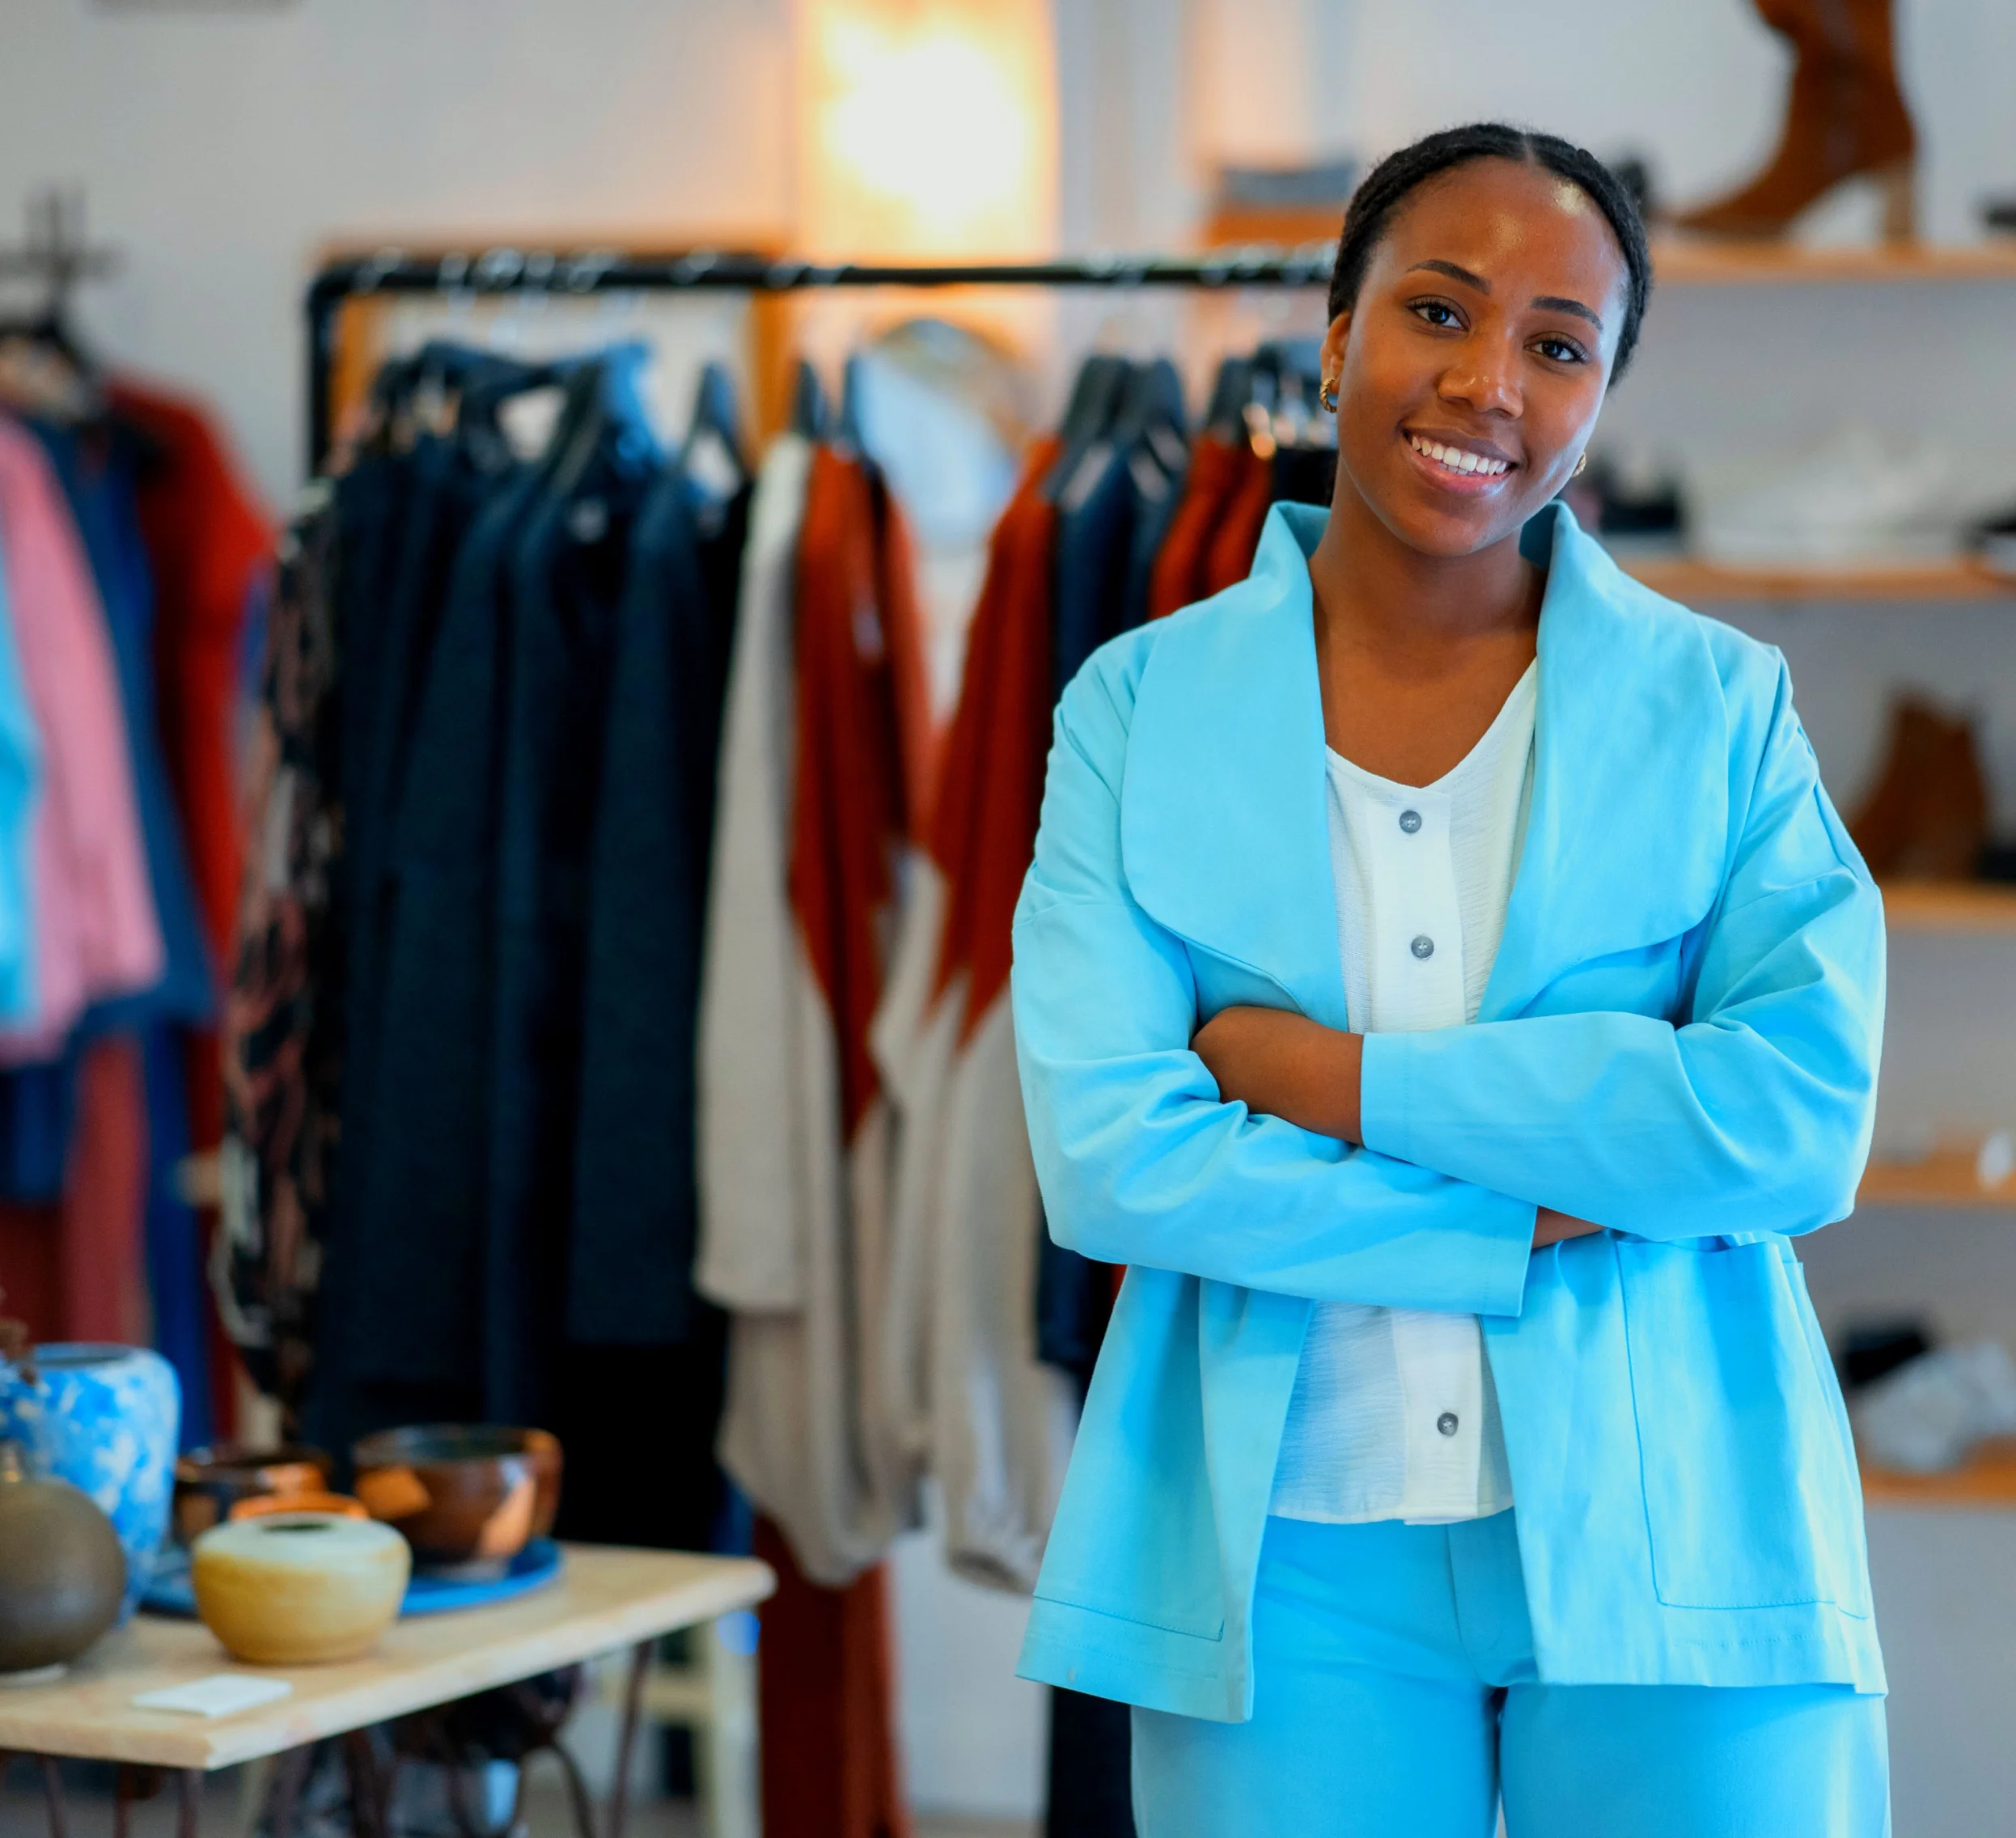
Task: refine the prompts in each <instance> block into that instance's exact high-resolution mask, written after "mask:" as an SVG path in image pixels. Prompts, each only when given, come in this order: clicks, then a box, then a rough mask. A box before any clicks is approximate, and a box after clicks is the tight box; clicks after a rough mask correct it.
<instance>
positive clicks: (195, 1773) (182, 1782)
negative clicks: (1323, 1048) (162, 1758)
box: [175, 1768, 203, 1838]
mask: <svg viewBox="0 0 2016 1838" xmlns="http://www.w3.org/2000/svg"><path fill="white" fill-rule="evenodd" d="M175 1795H176V1808H175V1838H196V1827H197V1819H198V1817H199V1816H200V1812H201V1806H202V1803H203V1775H202V1772H201V1769H199V1768H182V1769H180V1770H179V1771H178V1772H177V1773H176V1777H175Z"/></svg>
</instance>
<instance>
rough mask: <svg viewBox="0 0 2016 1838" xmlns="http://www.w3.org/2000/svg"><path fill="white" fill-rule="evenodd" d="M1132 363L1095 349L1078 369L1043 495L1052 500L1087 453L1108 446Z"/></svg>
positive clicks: (1076, 474)
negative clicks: (1058, 449)
mask: <svg viewBox="0 0 2016 1838" xmlns="http://www.w3.org/2000/svg"><path fill="white" fill-rule="evenodd" d="M1133 374H1134V366H1133V365H1132V364H1130V363H1129V362H1128V361H1127V360H1126V358H1121V357H1116V356H1115V355H1113V354H1112V353H1111V352H1107V351H1096V352H1095V353H1093V354H1092V355H1091V357H1089V358H1086V360H1085V362H1084V363H1083V364H1082V365H1081V366H1079V368H1078V380H1077V382H1076V383H1074V384H1073V385H1072V388H1071V399H1070V400H1069V402H1068V403H1067V404H1065V411H1064V425H1063V426H1062V427H1061V428H1060V429H1059V430H1058V438H1060V439H1061V441H1062V442H1063V443H1064V451H1062V452H1061V453H1060V454H1059V455H1057V464H1055V465H1054V466H1052V468H1050V472H1049V476H1048V477H1047V478H1046V479H1044V481H1043V493H1044V497H1046V498H1048V499H1049V500H1050V501H1051V502H1052V503H1056V502H1057V501H1058V500H1059V499H1061V498H1063V496H1064V495H1065V493H1066V492H1067V491H1068V490H1069V489H1070V488H1071V486H1072V485H1073V484H1074V481H1077V480H1078V478H1079V477H1080V476H1081V468H1083V467H1084V466H1085V465H1086V462H1087V455H1091V454H1092V453H1093V451H1094V450H1095V448H1098V447H1102V446H1109V445H1110V444H1111V443H1112V432H1113V427H1114V424H1115V422H1116V421H1117V420H1118V419H1119V417H1120V408H1121V405H1122V404H1123V403H1124V401H1125V400H1126V398H1127V392H1128V388H1129V384H1130V383H1132V382H1133Z"/></svg>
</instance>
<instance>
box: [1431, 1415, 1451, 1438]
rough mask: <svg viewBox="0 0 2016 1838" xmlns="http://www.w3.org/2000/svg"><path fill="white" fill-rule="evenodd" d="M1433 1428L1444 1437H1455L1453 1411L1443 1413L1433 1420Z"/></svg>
mask: <svg viewBox="0 0 2016 1838" xmlns="http://www.w3.org/2000/svg"><path fill="white" fill-rule="evenodd" d="M1435 1427H1436V1428H1437V1429H1439V1430H1440V1431H1441V1432H1442V1434H1443V1435H1445V1436H1453V1435H1455V1434H1456V1413H1455V1412H1454V1411H1453V1410H1446V1411H1444V1412H1442V1415H1441V1416H1440V1417H1437V1418H1436V1419H1435Z"/></svg>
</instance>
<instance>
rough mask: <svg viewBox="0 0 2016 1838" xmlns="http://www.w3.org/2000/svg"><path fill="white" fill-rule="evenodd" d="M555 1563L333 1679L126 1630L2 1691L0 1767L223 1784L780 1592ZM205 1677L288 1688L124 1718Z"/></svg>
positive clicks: (338, 1670)
mask: <svg viewBox="0 0 2016 1838" xmlns="http://www.w3.org/2000/svg"><path fill="white" fill-rule="evenodd" d="M562 1549H563V1550H564V1551H565V1554H566V1563H565V1567H564V1568H563V1569H562V1570H561V1574H560V1579H559V1581H558V1582H556V1583H554V1584H553V1586H551V1587H550V1588H547V1589H543V1590H538V1591H536V1593H534V1594H530V1595H523V1596H520V1597H519V1598H518V1599H516V1600H515V1601H510V1602H501V1603H497V1604H496V1605H494V1606H493V1607H487V1608H465V1609H463V1610H460V1611H455V1612H451V1613H447V1614H438V1615H426V1616H417V1617H415V1618H413V1619H411V1620H400V1621H396V1622H395V1623H394V1624H392V1627H391V1628H389V1629H388V1631H387V1633H386V1634H385V1637H384V1638H383V1640H382V1641H380V1642H379V1645H378V1646H377V1648H376V1649H375V1650H374V1651H373V1652H371V1654H368V1655H367V1656H366V1657H365V1658H362V1659H353V1660H347V1661H345V1662H341V1663H339V1664H336V1665H332V1666H244V1665H241V1664H239V1662H237V1661H236V1660H234V1659H233V1658H231V1657H230V1655H229V1654H227V1653H226V1652H225V1651H224V1650H223V1649H222V1647H221V1646H219V1645H218V1644H217V1641H216V1639H215V1637H214V1636H213V1635H212V1634H211V1633H210V1631H209V1629H208V1628H205V1627H204V1626H203V1624H201V1622H200V1621H183V1620H163V1619H162V1618H160V1617H159V1616H152V1615H140V1616H136V1617H135V1618H134V1619H133V1620H132V1621H130V1622H129V1623H128V1624H127V1625H126V1626H125V1627H124V1628H121V1630H120V1631H119V1632H118V1633H115V1634H112V1635H111V1636H109V1637H107V1638H106V1639H104V1640H103V1641H100V1643H99V1644H98V1645H96V1646H95V1647H94V1648H92V1650H91V1651H90V1652H89V1653H88V1654H86V1655H85V1656H84V1658H82V1659H81V1660H79V1661H78V1662H77V1663H76V1664H75V1665H74V1666H71V1668H70V1671H69V1672H68V1673H67V1674H66V1675H65V1676H64V1677H63V1678H61V1679H57V1680H55V1681H53V1683H49V1684H46V1685H35V1686H17V1687H13V1688H0V1751H5V1750H13V1751H17V1752H18V1751H30V1752H39V1753H41V1754H44V1755H82V1756H88V1757H90V1758H91V1759H93V1760H101V1761H128V1762H142V1763H149V1764H153V1765H155V1766H157V1767H163V1768H205V1769H208V1768H228V1767H230V1766H231V1765H232V1764H234V1763H236V1762H241V1761H250V1760H254V1759H256V1757H258V1756H260V1755H276V1754H277V1753H279V1752H280V1751H282V1750H283V1749H290V1748H293V1747H295V1746H296V1745H298V1744H299V1743H308V1742H313V1741H315V1740H316V1738H319V1737H322V1736H331V1735H337V1734H341V1733H342V1732H343V1731H345V1730H355V1729H360V1728H362V1726H364V1725H366V1724H368V1723H377V1722H383V1720H384V1719H386V1718H387V1717H401V1716H404V1715H405V1714H406V1713H409V1712H410V1711H414V1710H420V1709H426V1707H427V1706H429V1705H437V1704H445V1703H447V1701H448V1700H451V1699H453V1698H458V1697H464V1696H468V1694H469V1693H470V1692H478V1691H482V1690H485V1689H486V1688H488V1687H489V1686H491V1685H501V1684H506V1683H510V1681H511V1680H512V1679H526V1678H530V1677H532V1675H534V1674H535V1673H538V1672H544V1671H549V1670H551V1669H552V1668H553V1667H554V1666H569V1665H572V1664H574V1662H576V1661H578V1660H582V1659H588V1658H594V1657H595V1655H596V1654H603V1653H608V1652H611V1651H612V1650H615V1649H616V1648H619V1647H625V1646H631V1645H636V1644H637V1642H638V1641H645V1640H649V1639H650V1638H652V1637H654V1636H655V1635H658V1634H663V1633H671V1632H672V1631H673V1629H675V1628H687V1627H692V1626H693V1625H695V1624H697V1623H699V1622H701V1621H710V1620H714V1619H715V1617H716V1616H721V1615H726V1614H728V1613H730V1612H731V1611H733V1610H735V1609H737V1608H748V1607H752V1606H754V1604H756V1603H758V1602H760V1601H762V1600H763V1599H764V1597H766V1596H767V1595H769V1594H770V1592H771V1591H772V1590H773V1589H774V1588H775V1587H776V1586H777V1578H776V1577H775V1576H774V1575H773V1573H771V1571H770V1569H769V1566H768V1565H764V1564H760V1563H757V1562H756V1561H753V1560H752V1559H749V1558H746V1557H698V1556H687V1555H685V1554H684V1553H683V1552H670V1551H632V1550H625V1549H621V1548H616V1547H615V1546H610V1545H587V1544H570V1545H565V1546H563V1547H562ZM218 1672H238V1673H245V1674H249V1675H252V1676H255V1677H260V1678H276V1679H286V1680H288V1681H289V1682H290V1683H291V1684H292V1685H293V1687H294V1689H293V1691H292V1692H290V1694H289V1695H288V1696H286V1697H284V1698H282V1699H281V1700H279V1701H278V1702H277V1703H276V1704H269V1705H260V1707H259V1708H257V1709H252V1710H244V1711H240V1712H239V1713H237V1714H235V1716H230V1717H215V1718H210V1717H191V1716H187V1715H184V1714H182V1713H177V1712H174V1711H166V1710H139V1709H135V1708H134V1707H133V1699H134V1697H135V1696H138V1694H139V1693H141V1692H150V1691H159V1690H160V1689H162V1688H163V1687H165V1686H169V1685H179V1684H185V1683H188V1682H189V1681H190V1680H192V1679H202V1678H208V1677H210V1676H211V1675H214V1674H215V1673H218Z"/></svg>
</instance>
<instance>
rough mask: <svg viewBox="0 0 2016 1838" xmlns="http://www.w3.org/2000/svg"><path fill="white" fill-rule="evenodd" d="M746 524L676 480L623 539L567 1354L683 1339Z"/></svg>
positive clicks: (738, 505)
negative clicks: (711, 893)
mask: <svg viewBox="0 0 2016 1838" xmlns="http://www.w3.org/2000/svg"><path fill="white" fill-rule="evenodd" d="M703 523H704V527H703ZM747 524H748V491H747V489H744V490H743V491H742V492H739V493H737V494H736V495H735V498H734V499H733V500H732V501H731V502H729V503H727V504H725V505H719V506H717V505H713V504H710V503H706V502H703V501H702V500H701V497H700V495H699V493H698V489H697V487H696V486H695V485H693V483H692V481H690V480H689V479H688V478H687V476H685V474H684V472H683V471H682V470H680V468H677V467H676V466H675V467H671V468H667V469H666V470H665V471H664V472H663V473H661V474H660V476H659V479H658V481H657V482H656V483H655V484H654V485H653V486H652V488H651V492H650V498H648V499H647V501H646V504H645V506H644V508H643V510H642V512H641V513H640V514H639V515H638V517H637V527H636V530H635V532H634V534H633V536H632V538H631V543H630V558H629V581H628V583H627V585H626V587H625V592H624V596H623V600H622V603H621V605H620V607H619V608H618V609H617V614H616V632H615V634H614V640H613V643H614V662H613V665H612V670H611V672H610V680H611V689H610V698H609V705H608V718H607V722H606V723H605V732H604V743H603V761H602V773H601V795H600V798H599V804H598V807H597V810H596V812H595V833H594V839H593V849H592V855H591V866H590V877H589V887H588V954H587V985H586V989H585V993H584V996H583V999H582V1069H581V1103H580V1117H579V1124H578V1140H577V1142H576V1146H575V1156H574V1192H573V1206H572V1214H573V1219H574V1230H573V1233H572V1235H571V1238H570V1242H569V1247H568V1265H567V1277H566V1321H565V1332H566V1337H567V1339H568V1340H570V1342H573V1343H576V1344H579V1345H616V1346H659V1345H675V1344H676V1343H678V1342H680V1341H682V1340H684V1339H685V1338H686V1336H687V1335H688V1332H689V1331H690V1328H691V1325H692V1315H693V1294H692V1261H693V1251H694V1245H695V1241H696V1238H697V1230H698V1210H699V1209H698V1198H699V1195H698V1188H697V1180H696V1175H695V1167H694V1134H695V1129H696V1111H695V1105H696V1101H697V1099H696V1090H695V1080H696V1050H697V1027H698V1022H699V1001H700V978H701V934H702V931H703V929H704V927H705V923H706V911H707V865H708V860H709V851H710V849H711V847H712V842H713V834H714V798H715V784H716V764H717V759H718V752H719V748H720V740H721V728H722V703H723V701H724V699H725V697H726V692H727V673H728V659H729V648H730V647H729V642H730V639H731V635H732V633H733V630H734V620H735V586H736V582H737V579H738V578H739V562H740V557H741V551H742V547H743V540H744V536H745V531H746V527H747ZM724 563H725V564H726V565H723V564H724Z"/></svg>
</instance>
